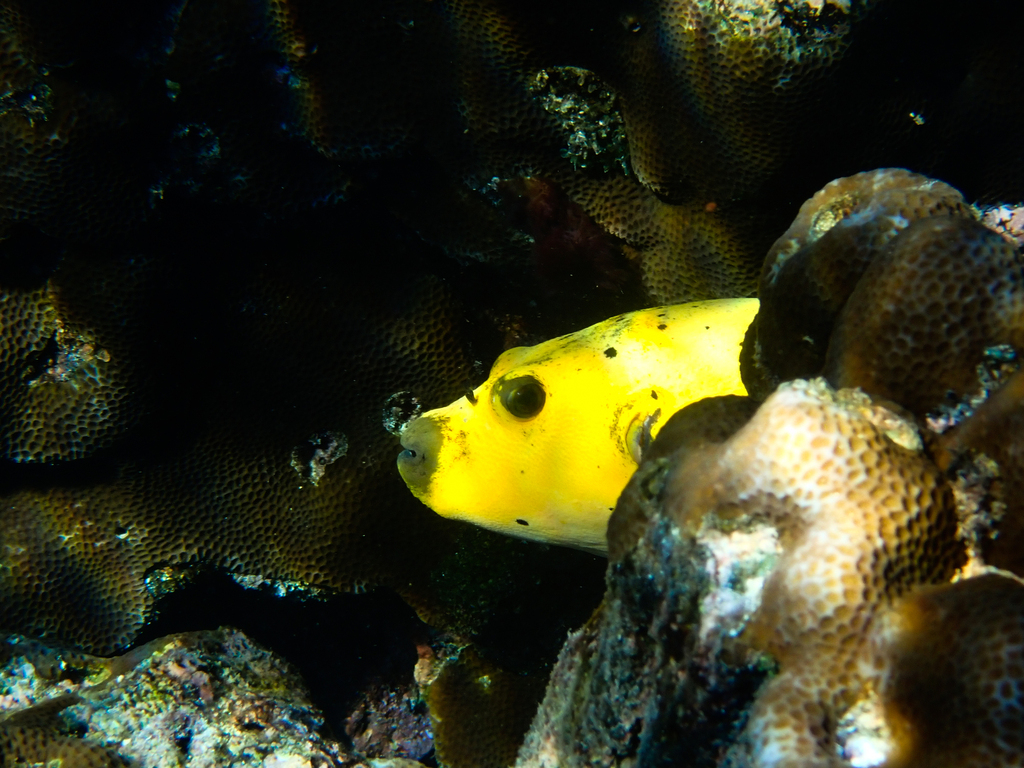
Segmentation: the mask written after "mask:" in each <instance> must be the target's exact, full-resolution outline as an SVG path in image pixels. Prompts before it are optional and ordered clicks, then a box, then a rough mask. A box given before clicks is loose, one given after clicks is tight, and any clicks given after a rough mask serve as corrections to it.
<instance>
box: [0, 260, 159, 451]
mask: <svg viewBox="0 0 1024 768" xmlns="http://www.w3.org/2000/svg"><path fill="white" fill-rule="evenodd" d="M152 266H153V265H152V264H151V263H150V264H146V263H144V262H143V261H142V260H139V261H136V260H134V259H132V260H129V259H126V258H115V259H112V260H111V261H109V262H106V263H99V264H97V263H94V262H92V261H91V260H90V259H88V258H87V257H83V256H82V255H80V254H77V255H75V256H68V257H66V258H65V260H64V262H63V263H62V264H61V266H60V267H59V268H58V269H57V271H56V272H55V273H54V275H53V276H52V277H50V278H49V279H48V280H46V281H44V282H43V283H42V284H41V285H40V286H38V287H31V286H25V285H19V284H16V283H15V284H8V285H6V286H0V290H2V291H3V297H4V301H3V303H2V309H0V325H2V326H3V327H4V328H5V329H6V332H5V334H4V336H3V338H2V340H0V366H2V374H0V425H2V426H0V430H2V432H3V435H4V452H5V455H6V457H7V458H9V459H13V460H14V461H18V462H53V461H68V460H72V459H80V458H84V457H86V456H89V455H90V454H92V453H94V452H95V451H96V450H98V449H100V448H103V447H105V446H109V445H111V444H112V443H113V442H114V441H116V440H117V439H118V438H120V437H122V436H123V435H124V433H125V432H126V431H127V430H128V429H130V428H131V427H132V426H134V425H135V424H136V423H137V422H138V421H139V418H140V416H141V414H142V411H143V409H144V407H145V406H146V405H147V404H151V403H147V402H146V395H147V394H148V392H147V384H148V382H146V381H145V380H144V379H142V377H141V376H140V375H139V370H138V369H139V363H140V362H141V361H140V360H138V359H137V356H140V355H144V354H145V353H144V352H143V351H142V350H141V349H140V346H141V347H143V348H144V347H145V345H146V343H147V341H148V340H142V341H141V344H140V339H142V337H144V336H145V335H146V334H147V332H150V331H152V329H151V328H150V327H149V326H148V324H147V323H146V322H145V320H144V319H143V318H142V317H140V314H141V313H140V308H141V306H142V305H143V304H144V302H145V298H146V293H147V290H146V289H147V285H146V283H147V282H149V281H151V280H152V277H153V275H152V272H153V269H152ZM147 273H149V274H147ZM129 323H130V324H131V327H132V330H131V331H126V330H125V328H126V326H128V325H129Z"/></svg>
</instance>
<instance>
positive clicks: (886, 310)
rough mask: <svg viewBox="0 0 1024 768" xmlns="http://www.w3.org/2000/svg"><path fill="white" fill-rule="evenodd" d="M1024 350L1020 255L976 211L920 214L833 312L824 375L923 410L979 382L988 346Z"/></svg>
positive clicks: (1023, 280)
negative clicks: (950, 214) (974, 215)
mask: <svg viewBox="0 0 1024 768" xmlns="http://www.w3.org/2000/svg"><path fill="white" fill-rule="evenodd" d="M1000 345H1006V346H1009V347H1011V348H1013V349H1018V350H1020V349H1024V259H1022V258H1021V255H1020V252H1019V251H1018V250H1017V248H1016V247H1015V246H1014V245H1012V244H1011V243H1009V242H1007V240H1006V239H1005V238H1003V237H1001V236H1000V235H999V234H997V233H996V232H993V231H992V230H990V229H989V228H988V227H985V226H984V225H982V224H981V223H979V222H977V221H974V220H973V219H964V218H960V217H952V218H932V219H924V220H920V221H917V222H915V223H914V224H911V225H910V226H909V227H907V228H906V229H905V230H904V231H903V232H901V233H900V234H899V235H897V236H896V237H894V238H893V239H892V240H891V241H890V242H889V244H888V245H887V246H886V247H885V249H883V250H882V251H881V252H880V253H879V254H878V255H877V256H876V257H875V259H874V260H873V261H872V262H871V264H870V265H869V266H868V268H867V269H866V270H865V271H864V275H863V276H862V277H861V279H860V281H859V282H858V283H857V287H856V288H855V289H854V290H853V292H852V293H851V295H850V298H849V300H848V301H847V302H846V305H845V306H844V307H843V310H842V312H841V313H840V315H839V318H838V319H837V321H836V328H835V332H834V333H833V334H832V338H831V340H830V342H829V347H828V353H827V355H826V360H825V375H826V376H827V377H828V379H829V381H831V382H832V383H833V384H835V385H836V386H857V387H861V388H863V389H864V390H865V391H867V392H871V393H873V394H877V395H880V396H882V397H887V398H889V399H891V400H894V401H896V402H898V403H900V404H901V405H903V406H905V407H907V408H909V409H911V410H912V411H914V412H915V413H918V414H924V413H927V412H928V411H931V410H933V409H935V408H936V407H937V406H939V405H940V404H942V403H943V401H944V398H945V397H946V395H947V392H952V393H953V395H954V396H955V397H962V396H964V395H966V394H968V393H970V392H971V391H972V390H973V389H975V388H976V386H977V374H976V372H975V367H976V366H977V365H978V364H979V363H981V362H982V360H983V358H984V353H985V350H986V349H988V348H992V347H997V346H1000Z"/></svg>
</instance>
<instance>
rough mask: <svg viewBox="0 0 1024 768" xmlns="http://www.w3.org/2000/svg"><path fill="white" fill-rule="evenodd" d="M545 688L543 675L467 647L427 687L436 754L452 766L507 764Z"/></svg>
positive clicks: (495, 767)
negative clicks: (514, 669)
mask: <svg viewBox="0 0 1024 768" xmlns="http://www.w3.org/2000/svg"><path fill="white" fill-rule="evenodd" d="M543 691H544V678H543V677H542V676H540V675H518V674H515V673H511V672H508V671H505V670H502V669H501V668H500V667H498V666H496V665H495V664H493V663H490V662H488V661H487V660H486V659H483V658H481V657H480V656H479V654H478V653H477V652H476V651H475V650H474V649H473V648H464V649H462V651H461V652H460V653H459V654H458V656H457V657H455V658H452V659H449V660H447V661H446V662H445V663H444V665H443V666H442V668H441V669H440V670H439V672H438V673H437V676H436V678H435V679H434V680H433V681H432V682H431V683H430V685H429V686H428V687H427V689H426V699H427V704H428V706H429V707H430V718H431V721H432V723H433V730H434V743H435V746H436V750H437V758H438V760H439V761H440V763H441V764H442V765H445V766H448V767H449V768H506V766H508V765H510V764H511V763H512V761H513V760H515V756H516V751H517V750H518V748H519V743H520V741H521V739H522V736H523V732H524V731H525V730H526V728H527V726H528V725H529V723H530V718H531V717H532V715H533V712H534V710H535V709H536V707H537V702H538V701H539V699H540V697H541V694H542V693H543Z"/></svg>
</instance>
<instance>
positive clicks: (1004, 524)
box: [938, 372, 1024, 574]
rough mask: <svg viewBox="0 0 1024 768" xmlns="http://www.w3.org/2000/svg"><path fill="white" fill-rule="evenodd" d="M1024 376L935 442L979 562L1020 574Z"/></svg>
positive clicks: (1022, 565) (1023, 534)
mask: <svg viewBox="0 0 1024 768" xmlns="http://www.w3.org/2000/svg"><path fill="white" fill-rule="evenodd" d="M1022 435H1024V373H1021V372H1018V373H1015V374H1014V375H1013V376H1011V377H1010V378H1009V380H1007V381H1006V382H1005V384H1003V386H1001V387H999V388H998V389H996V390H995V391H994V392H993V393H992V394H991V396H990V397H989V398H988V399H987V400H986V401H985V402H983V403H981V404H980V405H979V406H978V407H977V409H976V410H975V411H974V412H973V414H971V416H970V417H969V418H967V419H966V420H964V421H963V422H961V423H960V424H959V425H958V426H956V427H954V428H953V429H951V430H949V431H948V432H946V433H945V434H943V436H942V438H941V439H940V440H939V441H938V448H939V450H940V457H941V459H942V460H943V462H944V463H945V464H947V465H949V472H950V474H951V475H953V476H954V477H955V478H957V480H958V481H959V482H958V484H957V489H958V491H959V493H960V495H962V496H964V498H963V499H962V503H961V506H963V507H964V509H963V512H962V516H963V517H964V518H965V520H964V523H965V525H966V526H967V528H968V529H969V531H970V533H971V534H973V539H974V545H975V547H976V549H977V556H978V557H980V558H981V559H982V560H983V562H985V563H987V564H989V565H993V566H996V567H999V568H1005V569H1007V570H1010V571H1013V572H1014V573H1017V574H1024V554H1022V552H1024V550H1022V546H1024V450H1022V448H1024V446H1022V442H1021V436H1022Z"/></svg>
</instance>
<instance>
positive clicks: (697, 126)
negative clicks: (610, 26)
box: [620, 0, 871, 199]
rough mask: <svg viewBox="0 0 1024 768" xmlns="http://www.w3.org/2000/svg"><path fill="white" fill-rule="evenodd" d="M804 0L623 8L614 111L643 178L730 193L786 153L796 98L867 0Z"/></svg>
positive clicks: (748, 186)
mask: <svg viewBox="0 0 1024 768" xmlns="http://www.w3.org/2000/svg"><path fill="white" fill-rule="evenodd" d="M813 5H814V4H813V3H804V2H796V3H792V4H788V5H775V4H771V3H763V2H757V0H751V1H750V2H729V3H706V2H700V1H699V0H660V1H659V0H652V1H651V2H646V3H643V4H641V5H640V7H639V9H638V10H637V11H636V12H635V13H628V14H624V15H623V17H622V24H623V27H624V34H623V37H624V41H623V43H622V49H621V53H620V56H621V58H622V69H623V75H622V79H623V82H622V88H623V91H624V98H623V112H624V115H625V122H626V133H627V135H628V137H629V148H630V157H631V160H632V167H633V169H634V170H635V171H636V174H637V176H638V177H639V178H640V180H641V181H642V182H643V183H644V184H645V185H646V186H648V187H650V188H651V189H652V190H654V191H655V192H657V193H658V194H659V195H662V196H666V197H668V198H672V199H678V198H680V196H682V195H684V194H688V193H692V192H693V191H696V192H697V194H699V195H705V196H710V197H711V198H712V199H716V198H718V197H723V198H732V197H738V196H742V195H745V194H749V193H750V192H751V191H752V190H756V189H757V188H758V187H759V186H760V185H762V184H763V183H764V182H765V181H766V179H767V178H768V177H770V176H771V175H772V174H773V173H775V172H776V171H777V170H778V169H779V168H780V167H782V166H783V164H784V163H785V162H786V161H787V160H788V159H789V157H790V156H791V155H793V154H794V153H795V152H796V150H797V144H796V143H795V141H796V139H797V137H798V136H799V128H800V124H801V122H802V121H803V120H805V119H806V115H807V111H808V110H807V107H808V104H810V103H813V102H814V101H815V100H816V99H818V98H820V97H821V95H822V94H823V93H824V92H825V89H826V88H827V83H828V75H829V73H830V71H831V70H833V69H834V68H835V67H836V65H837V64H838V63H839V61H840V60H841V59H842V56H843V53H844V52H845V50H846V49H847V47H848V45H849V41H850V36H851V28H852V26H853V24H854V23H855V22H856V21H857V20H858V18H859V17H861V16H863V15H864V14H865V13H866V11H867V10H868V8H869V7H870V5H871V3H870V2H864V3H861V2H857V3H853V4H852V5H853V8H851V7H850V6H851V4H849V3H842V4H836V7H837V9H838V10H837V12H834V13H833V12H828V13H824V12H823V13H820V14H818V13H815V12H814V11H813V10H811V6H813ZM819 7H820V6H819ZM801 27H803V29H801Z"/></svg>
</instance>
